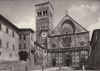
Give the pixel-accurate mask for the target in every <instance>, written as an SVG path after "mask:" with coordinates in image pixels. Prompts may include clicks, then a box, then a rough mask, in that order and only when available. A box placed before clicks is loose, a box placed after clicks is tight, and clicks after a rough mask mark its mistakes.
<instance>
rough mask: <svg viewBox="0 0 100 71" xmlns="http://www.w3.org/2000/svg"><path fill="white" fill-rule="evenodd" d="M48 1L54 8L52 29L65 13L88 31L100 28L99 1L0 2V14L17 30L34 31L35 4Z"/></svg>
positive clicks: (28, 0)
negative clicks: (17, 28)
mask: <svg viewBox="0 0 100 71" xmlns="http://www.w3.org/2000/svg"><path fill="white" fill-rule="evenodd" d="M47 1H50V2H51V4H52V6H53V8H54V22H53V25H54V27H55V26H56V25H57V24H58V23H59V22H60V21H61V19H62V18H63V17H64V16H65V15H66V13H67V14H68V15H69V16H70V17H72V18H73V19H74V20H75V21H77V22H78V23H79V24H80V25H82V26H83V27H84V28H86V29H87V30H88V31H90V38H91V35H92V31H93V30H94V29H98V28H100V1H99V0H0V14H1V15H3V16H4V17H6V18H7V19H8V20H9V21H11V22H12V23H13V24H14V25H16V26H17V27H19V28H31V29H33V30H36V27H35V26H36V19H35V17H36V12H35V10H36V8H35V4H39V3H43V2H47Z"/></svg>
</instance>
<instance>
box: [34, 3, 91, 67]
mask: <svg viewBox="0 0 100 71" xmlns="http://www.w3.org/2000/svg"><path fill="white" fill-rule="evenodd" d="M35 6H36V13H37V16H36V42H37V43H38V44H40V45H41V46H42V47H44V48H45V49H46V50H47V65H48V66H74V65H75V66H76V65H78V66H79V65H81V63H82V62H83V63H85V60H86V59H87V58H88V55H89V32H88V31H87V30H86V29H85V28H84V27H82V26H81V25H80V24H78V23H77V22H76V21H75V20H73V19H72V18H71V17H70V16H69V15H67V14H66V15H65V16H64V18H63V19H62V20H61V22H60V23H59V24H58V25H57V26H56V28H55V29H53V13H54V9H53V7H52V5H51V3H50V2H45V3H41V4H37V5H35Z"/></svg>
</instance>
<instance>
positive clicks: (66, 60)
mask: <svg viewBox="0 0 100 71" xmlns="http://www.w3.org/2000/svg"><path fill="white" fill-rule="evenodd" d="M64 63H65V66H71V65H72V56H71V55H70V54H65V58H64Z"/></svg>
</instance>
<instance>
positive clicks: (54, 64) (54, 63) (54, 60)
mask: <svg viewBox="0 0 100 71" xmlns="http://www.w3.org/2000/svg"><path fill="white" fill-rule="evenodd" d="M52 65H53V67H55V66H56V58H54V59H52Z"/></svg>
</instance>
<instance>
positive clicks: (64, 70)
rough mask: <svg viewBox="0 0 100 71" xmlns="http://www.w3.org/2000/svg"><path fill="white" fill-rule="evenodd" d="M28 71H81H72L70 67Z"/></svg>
mask: <svg viewBox="0 0 100 71" xmlns="http://www.w3.org/2000/svg"><path fill="white" fill-rule="evenodd" d="M28 71H82V70H73V69H72V68H70V67H61V69H60V67H53V68H48V69H43V70H42V69H37V70H28ZM85 71H95V70H85Z"/></svg>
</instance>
